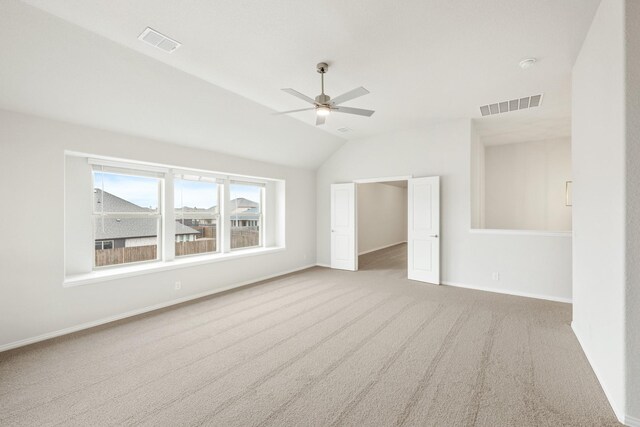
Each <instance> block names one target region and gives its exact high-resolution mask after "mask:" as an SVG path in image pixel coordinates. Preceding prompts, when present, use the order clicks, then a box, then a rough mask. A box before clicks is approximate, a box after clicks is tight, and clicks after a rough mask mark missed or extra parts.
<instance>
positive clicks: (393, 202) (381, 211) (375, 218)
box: [358, 183, 407, 254]
mask: <svg viewBox="0 0 640 427" xmlns="http://www.w3.org/2000/svg"><path fill="white" fill-rule="evenodd" d="M406 241H407V189H406V188H401V187H396V186H393V185H388V184H379V183H372V184H359V185H358V253H360V254H362V253H366V252H371V251H374V250H376V249H381V248H384V247H387V246H391V245H394V244H396V243H402V242H406Z"/></svg>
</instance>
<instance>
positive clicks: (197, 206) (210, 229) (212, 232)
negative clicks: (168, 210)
mask: <svg viewBox="0 0 640 427" xmlns="http://www.w3.org/2000/svg"><path fill="white" fill-rule="evenodd" d="M173 188H174V199H173V200H174V207H175V217H176V231H175V237H176V238H175V255H176V257H179V256H184V255H195V254H202V253H213V252H218V251H219V248H220V245H219V244H218V242H219V241H220V239H219V236H220V227H219V226H218V224H219V219H220V204H219V203H218V201H219V200H220V187H219V185H218V182H217V180H216V179H215V178H208V177H204V176H198V175H186V174H179V175H175V178H174V181H173Z"/></svg>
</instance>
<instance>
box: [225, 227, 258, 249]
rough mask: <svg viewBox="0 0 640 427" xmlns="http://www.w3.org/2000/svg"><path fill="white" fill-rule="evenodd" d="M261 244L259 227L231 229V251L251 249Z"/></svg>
mask: <svg viewBox="0 0 640 427" xmlns="http://www.w3.org/2000/svg"><path fill="white" fill-rule="evenodd" d="M259 244H260V233H259V231H258V227H231V249H236V248H250V247H252V246H258V245H259Z"/></svg>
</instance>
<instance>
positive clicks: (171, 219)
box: [162, 173, 176, 261]
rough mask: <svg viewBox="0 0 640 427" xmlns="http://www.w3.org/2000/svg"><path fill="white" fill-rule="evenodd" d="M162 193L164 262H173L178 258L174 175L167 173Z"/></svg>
mask: <svg viewBox="0 0 640 427" xmlns="http://www.w3.org/2000/svg"><path fill="white" fill-rule="evenodd" d="M162 187H163V191H162V193H163V194H162V196H163V197H162V213H163V215H162V230H163V233H162V237H163V241H164V245H163V247H164V248H163V249H164V250H163V259H164V261H173V260H174V259H175V257H176V244H175V240H176V237H175V235H176V217H175V209H174V206H175V202H174V181H173V173H167V174H166V175H165V177H164V185H163V186H162Z"/></svg>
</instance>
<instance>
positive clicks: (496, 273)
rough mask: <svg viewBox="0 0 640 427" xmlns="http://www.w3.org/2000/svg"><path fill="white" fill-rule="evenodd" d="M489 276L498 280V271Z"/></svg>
mask: <svg viewBox="0 0 640 427" xmlns="http://www.w3.org/2000/svg"><path fill="white" fill-rule="evenodd" d="M491 277H492V278H493V280H496V281H497V280H500V273H498V272H497V271H495V272H494V273H493V274H492V275H491Z"/></svg>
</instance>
